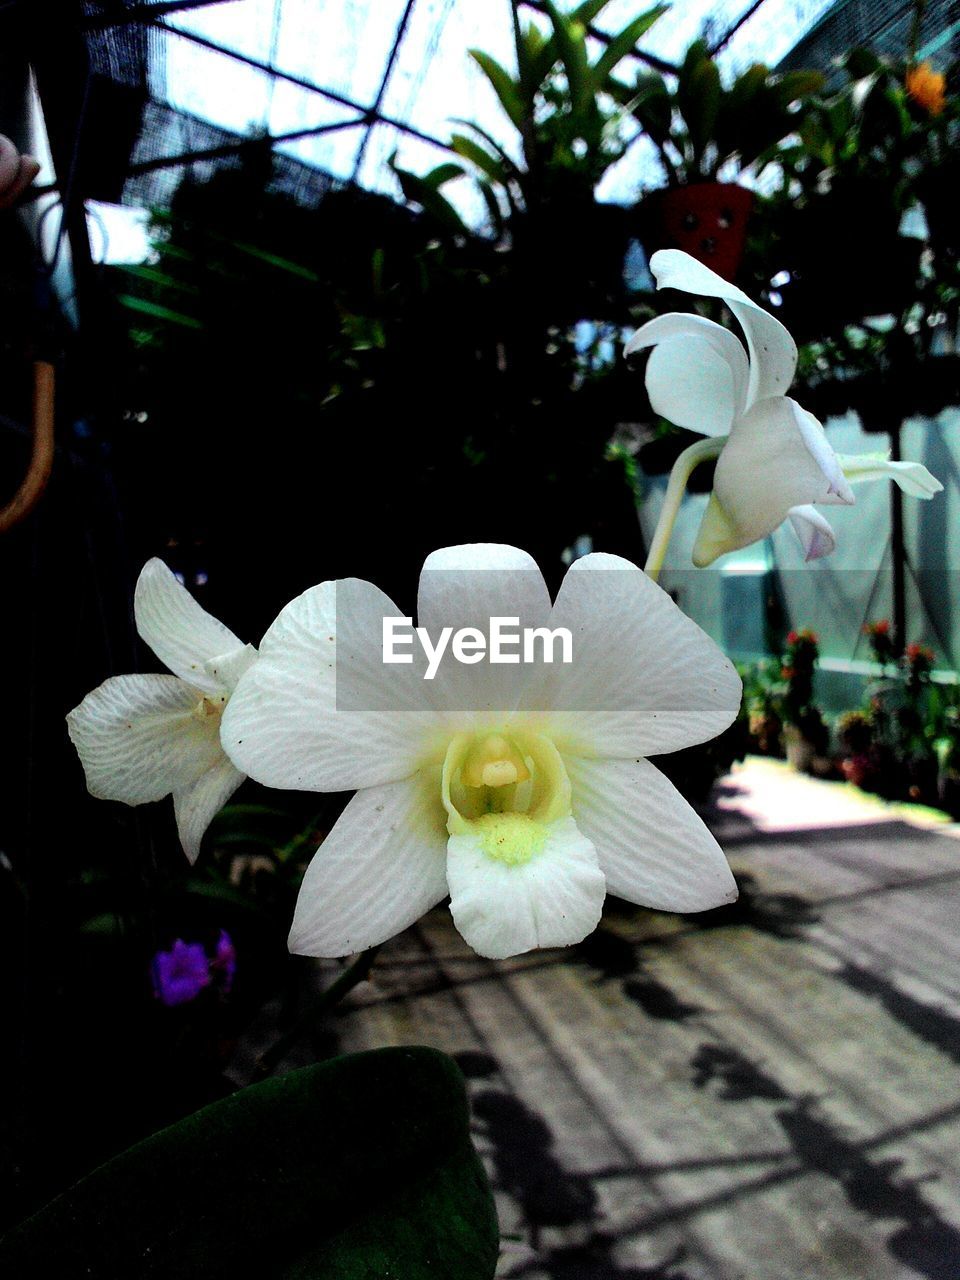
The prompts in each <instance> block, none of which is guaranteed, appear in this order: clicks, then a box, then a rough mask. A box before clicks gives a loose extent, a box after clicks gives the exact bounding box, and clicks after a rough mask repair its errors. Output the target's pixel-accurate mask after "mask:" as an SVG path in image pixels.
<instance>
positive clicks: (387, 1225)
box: [0, 1048, 499, 1280]
mask: <svg viewBox="0 0 960 1280" xmlns="http://www.w3.org/2000/svg"><path fill="white" fill-rule="evenodd" d="M498 1244H499V1240H498V1228H497V1221H496V1214H495V1211H494V1207H493V1201H492V1197H491V1194H490V1190H489V1187H488V1185H487V1181H486V1177H485V1174H484V1172H483V1167H482V1165H481V1163H480V1160H479V1158H478V1157H477V1155H476V1153H475V1152H474V1150H473V1148H472V1146H471V1144H470V1137H469V1128H468V1112H467V1103H466V1097H465V1094H464V1089H463V1082H462V1078H461V1077H460V1073H459V1071H458V1070H457V1068H456V1067H455V1066H454V1064H453V1062H452V1061H451V1060H450V1059H449V1058H447V1057H446V1056H445V1055H443V1054H441V1053H438V1052H436V1051H435V1050H432V1049H425V1048H410V1049H382V1050H377V1051H375V1052H373V1053H366V1054H357V1055H354V1056H351V1057H346V1058H339V1059H335V1060H334V1061H332V1062H328V1063H324V1064H322V1065H320V1066H315V1067H308V1068H306V1069H305V1070H303V1071H296V1072H293V1073H292V1074H290V1075H288V1076H283V1077H281V1078H279V1079H275V1080H269V1081H266V1082H265V1083H263V1084H260V1085H256V1086H253V1087H251V1088H249V1089H245V1090H243V1091H242V1092H240V1093H238V1094H235V1095H234V1096H232V1097H230V1098H226V1099H224V1100H223V1101H221V1102H218V1103H215V1104H214V1105H212V1106H210V1107H206V1108H205V1109H204V1110H202V1111H199V1112H197V1113H196V1114H195V1115H192V1116H190V1117H188V1118H187V1119H186V1120H183V1121H181V1122H180V1123H179V1124H176V1125H174V1126H172V1127H171V1128H169V1129H166V1130H164V1131H162V1132H161V1133H158V1134H156V1135H155V1136H154V1137H151V1138H148V1139H146V1141H144V1142H141V1143H139V1144H138V1145H137V1146H135V1147H133V1148H132V1149H131V1150H129V1151H127V1152H124V1153H123V1154H122V1155H120V1156H117V1157H116V1158H115V1159H113V1160H111V1161H110V1162H109V1163H108V1164H106V1165H104V1166H102V1167H101V1168H100V1169H98V1170H96V1171H95V1172H94V1173H93V1174H91V1175H90V1176H89V1177H87V1178H85V1179H83V1181H81V1182H79V1183H78V1184H77V1185H76V1186H75V1187H73V1188H71V1189H70V1190H69V1191H67V1192H66V1193H65V1194H64V1195H62V1196H60V1197H59V1198H58V1199H57V1200H55V1201H53V1203H52V1204H50V1205H48V1206H47V1207H46V1208H45V1209H42V1210H41V1211H40V1212H39V1213H37V1214H36V1215H35V1216H34V1217H33V1218H31V1219H30V1220H29V1221H28V1222H26V1223H25V1224H23V1225H22V1226H21V1227H19V1228H17V1229H16V1230H15V1231H13V1232H12V1233H11V1234H10V1235H9V1236H8V1237H7V1238H6V1239H5V1241H3V1242H2V1243H0V1272H2V1273H3V1274H4V1275H6V1276H10V1277H11V1280H12V1278H13V1277H14V1276H16V1277H17V1280H30V1277H38V1278H39V1277H43V1278H44V1280H46V1278H47V1277H51V1276H56V1277H57V1280H72V1278H73V1277H77V1280H79V1277H84V1278H86V1280H162V1278H163V1280H165V1278H167V1277H170V1280H173V1277H176V1278H177V1280H191V1278H192V1277H197V1278H198V1280H199V1278H200V1277H203V1280H220V1278H221V1277H222V1280H238V1278H239V1277H242V1276H249V1275H256V1276H264V1277H267V1276H269V1277H270V1280H321V1278H326V1277H337V1280H385V1278H386V1277H396V1280H421V1278H423V1280H427V1278H428V1277H429V1280H489V1278H490V1277H492V1276H493V1273H494V1268H495V1266H496V1260H497V1253H498Z"/></svg>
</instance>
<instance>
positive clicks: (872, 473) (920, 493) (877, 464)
mask: <svg viewBox="0 0 960 1280" xmlns="http://www.w3.org/2000/svg"><path fill="white" fill-rule="evenodd" d="M837 461H838V462H839V463H840V466H841V467H842V469H843V474H844V475H845V476H846V478H847V479H848V480H849V481H850V483H851V484H863V483H864V481H867V480H892V481H893V482H894V484H898V485H899V486H900V488H901V489H902V490H903V492H904V493H907V494H909V495H910V497H911V498H932V497H933V496H934V494H936V493H940V492H941V490H942V489H943V485H942V484H941V483H940V481H939V480H938V479H937V477H936V476H935V475H932V474H931V473H930V472H929V471H928V470H927V468H926V467H925V466H924V465H923V463H922V462H891V461H890V455H889V453H859V454H857V453H854V454H850V453H845V454H838V455H837Z"/></svg>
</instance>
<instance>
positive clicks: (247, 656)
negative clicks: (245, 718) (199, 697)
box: [203, 644, 257, 693]
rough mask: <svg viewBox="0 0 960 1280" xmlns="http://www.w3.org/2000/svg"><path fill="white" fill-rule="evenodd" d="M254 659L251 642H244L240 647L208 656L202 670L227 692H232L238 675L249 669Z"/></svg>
mask: <svg viewBox="0 0 960 1280" xmlns="http://www.w3.org/2000/svg"><path fill="white" fill-rule="evenodd" d="M256 660H257V651H256V649H255V648H254V647H253V645H252V644H245V645H244V646H243V647H242V648H240V649H232V650H231V651H230V652H229V653H221V654H219V655H218V656H217V657H216V658H208V659H207V661H206V662H205V663H204V664H203V670H204V672H205V674H206V675H207V676H209V678H210V679H211V680H214V681H216V683H217V684H218V685H219V686H221V687H222V688H223V689H225V690H226V692H227V693H233V691H234V689H235V688H236V687H237V684H238V683H239V681H240V677H241V676H242V675H243V674H244V673H245V672H246V671H249V669H250V668H251V667H252V666H253V664H254V663H255V662H256Z"/></svg>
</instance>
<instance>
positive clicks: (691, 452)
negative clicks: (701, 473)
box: [643, 436, 727, 582]
mask: <svg viewBox="0 0 960 1280" xmlns="http://www.w3.org/2000/svg"><path fill="white" fill-rule="evenodd" d="M726 440H727V437H726V436H721V437H719V438H716V437H713V436H708V437H707V438H706V439H705V440H697V441H695V443H693V444H692V445H690V446H689V448H687V449H684V451H683V453H681V454H680V457H679V458H677V460H676V462H675V463H674V464H673V469H672V470H671V472H670V481H669V483H668V484H667V492H666V494H665V495H664V499H663V506H662V507H661V508H660V518H659V520H658V521H657V527H656V529H655V530H654V534H653V541H652V542H651V544H650V552H649V554H648V555H647V563H646V564H645V565H644V566H643V571H644V573H646V574H647V575H648V576H649V577H651V578H652V579H653V580H654V582H656V581H657V579H658V578H659V576H660V570H661V569H662V568H663V559H664V556H665V555H666V553H667V544H668V543H669V541H670V535H671V533H673V526H674V524H675V522H676V519H677V512H678V511H679V510H680V503H681V502H682V501H683V495H684V493H685V492H686V488H687V481H688V480H689V479H690V475H691V473H692V471H693V469H694V467H698V466H699V465H700V463H701V462H708V461H709V460H710V459H711V458H715V457H716V456H717V455H718V454H719V452H720V450H721V449H722V448H723V446H724V444H725V443H726Z"/></svg>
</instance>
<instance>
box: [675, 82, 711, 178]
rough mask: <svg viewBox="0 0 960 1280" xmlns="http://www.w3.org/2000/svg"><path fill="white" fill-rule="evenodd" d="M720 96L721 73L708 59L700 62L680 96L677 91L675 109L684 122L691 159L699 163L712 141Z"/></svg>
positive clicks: (679, 92) (679, 91) (685, 83)
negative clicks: (688, 135)
mask: <svg viewBox="0 0 960 1280" xmlns="http://www.w3.org/2000/svg"><path fill="white" fill-rule="evenodd" d="M721 93H722V88H721V85H720V72H719V71H718V69H717V65H716V63H715V62H712V61H711V60H710V59H709V58H705V59H703V60H702V61H701V62H699V63H698V64H697V65H696V67H695V68H694V69H693V71H692V72H691V73H690V75H689V76H687V77H686V79H685V81H684V87H683V90H682V92H681V90H680V88H679V87H678V91H677V97H678V105H679V107H680V112H681V114H682V116H683V118H684V120H685V121H686V122H687V128H688V129H689V131H690V141H691V142H692V143H693V154H694V159H695V160H696V161H698V162H699V160H700V157H701V156H702V155H703V152H704V149H705V147H706V145H707V143H708V142H711V141H712V140H713V137H714V130H715V127H716V123H717V112H718V111H719V108H720V95H721Z"/></svg>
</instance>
